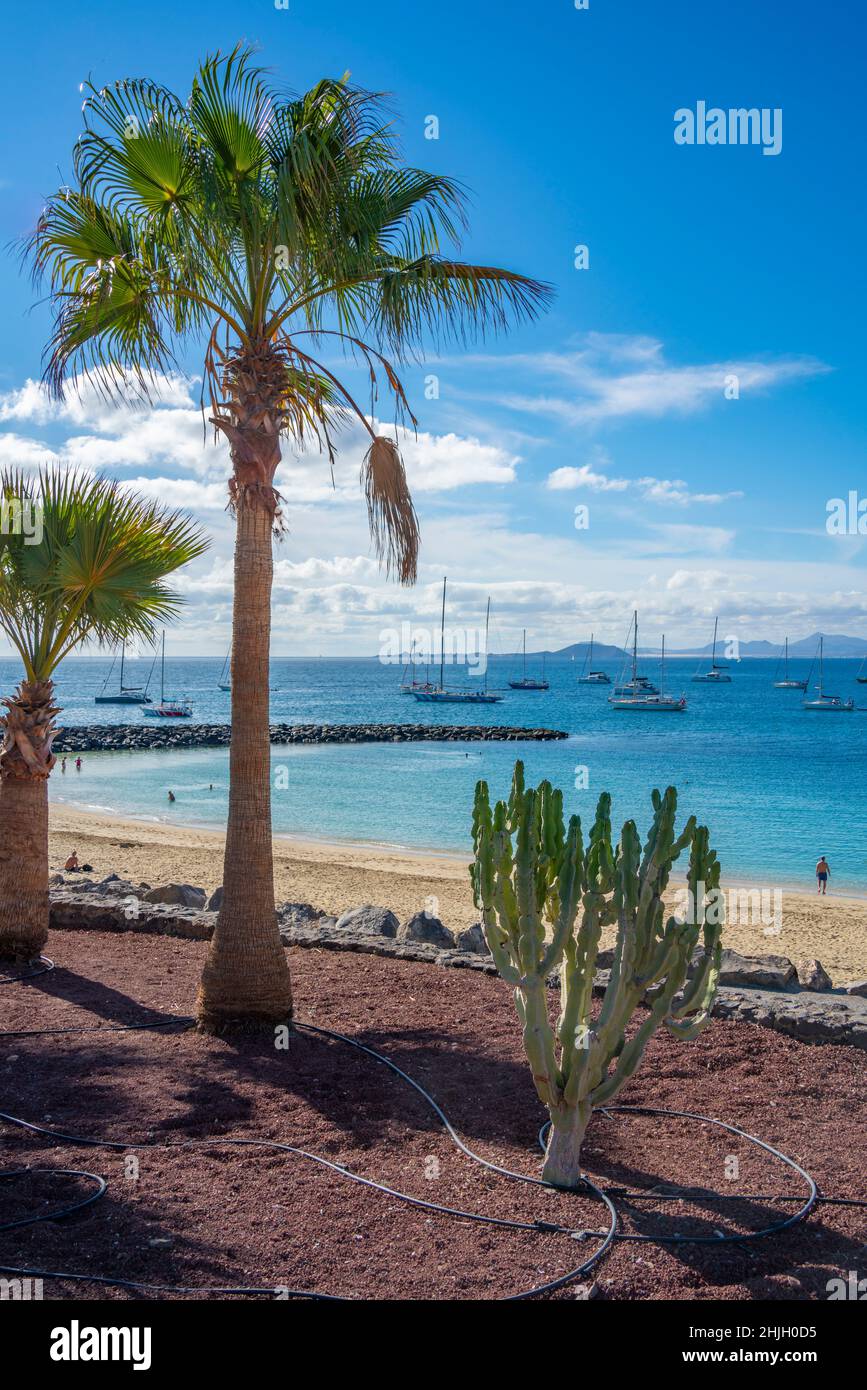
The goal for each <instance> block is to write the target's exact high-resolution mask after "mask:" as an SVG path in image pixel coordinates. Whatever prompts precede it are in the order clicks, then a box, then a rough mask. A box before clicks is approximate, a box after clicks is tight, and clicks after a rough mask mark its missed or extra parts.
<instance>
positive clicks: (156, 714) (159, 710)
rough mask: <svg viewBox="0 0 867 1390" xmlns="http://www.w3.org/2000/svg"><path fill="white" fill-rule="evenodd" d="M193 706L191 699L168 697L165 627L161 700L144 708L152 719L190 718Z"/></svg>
mask: <svg viewBox="0 0 867 1390" xmlns="http://www.w3.org/2000/svg"><path fill="white" fill-rule="evenodd" d="M192 712H193V707H192V705H191V704H190V702H189V700H167V699H166V630H165V628H163V645H162V652H161V655H160V702H159V704H158V705H154V706H153V708H152V709H146V710H144V713H145V714H146V715H149V716H150V718H151V719H189V718H190V716H191V714H192Z"/></svg>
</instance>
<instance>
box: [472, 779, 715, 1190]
mask: <svg viewBox="0 0 867 1390" xmlns="http://www.w3.org/2000/svg"><path fill="white" fill-rule="evenodd" d="M652 800H653V813H654V814H653V824H652V826H651V828H650V833H649V835H648V837H647V843H646V844H645V846H644V849H643V851H642V846H641V840H640V838H639V835H638V831H637V830H636V827H635V823H634V821H631V820H630V821H627V822H626V824H625V825H624V827H623V830H622V833H621V837H620V843H619V845H617V846H616V848H615V847H613V846H612V842H611V820H610V815H611V797H610V796H609V795H608V794H607V793H605V794H603V795H602V796H601V797H600V798H599V804H598V807H597V810H596V819H595V821H594V823H593V827H592V829H591V831H590V834H589V837H588V838H587V841H586V844H585V840H584V836H583V833H582V829H581V821H580V819H579V818H578V817H577V816H572V817H571V819H570V820H569V824H568V826H566V825H565V824H564V819H563V793H562V792H560V791H558V790H556V789H555V788H554V787H552V786H551V784H550V782H542V783H540V785H539V786H538V787H537V788H535V789H534V788H525V786H524V766H523V763H521V762H517V763H516V764H515V773H514V777H513V780H512V789H511V793H510V795H509V799H508V801H498V802H497V804H496V806H495V807H494V808H493V810H492V808H491V802H490V796H489V793H488V786H487V783H486V782H479V783H478V784H477V786H476V798H475V806H474V809H473V844H474V848H475V862H474V863H473V864H471V865H470V878H471V881H472V885H473V895H474V898H475V903H476V907H477V908H478V909H479V911H480V913H481V916H482V925H483V928H484V932H485V936H486V938H487V942H488V947H489V949H490V951H491V955H492V956H493V958H494V961H495V963H496V966H497V969H498V971H499V973H500V975H501V976H502V977H503V979H504V980H506V981H507V982H508V983H509V984H510V985H512V986H513V987H514V990H515V1006H516V1008H517V1012H518V1018H519V1020H520V1023H521V1027H522V1029H523V1035H524V1050H525V1052H526V1054H527V1059H528V1061H529V1063H530V1068H531V1071H532V1074H533V1082H534V1084H535V1087H536V1090H537V1092H538V1094H539V1098H540V1099H541V1101H542V1102H543V1104H544V1105H546V1106H547V1108H548V1113H549V1115H550V1117H551V1126H550V1130H549V1137H548V1146H547V1150H546V1153H545V1162H544V1167H543V1170H542V1177H543V1179H544V1180H545V1181H546V1182H550V1183H552V1184H553V1185H555V1186H557V1187H566V1188H573V1187H576V1186H578V1184H579V1182H580V1176H581V1173H580V1152H581V1143H582V1140H583V1138H584V1133H585V1131H586V1129H587V1125H588V1123H589V1120H590V1117H591V1115H592V1113H593V1110H594V1109H595V1108H596V1107H597V1106H599V1105H603V1104H605V1102H606V1101H610V1100H612V1098H613V1097H614V1096H615V1095H616V1094H617V1092H618V1091H619V1090H620V1089H621V1087H622V1086H623V1085H624V1084H625V1083H626V1082H627V1081H628V1080H629V1078H630V1077H631V1076H632V1074H633V1072H634V1071H635V1069H636V1067H637V1066H638V1063H639V1062H640V1060H641V1056H642V1054H643V1052H644V1049H645V1047H646V1045H647V1042H648V1040H649V1038H650V1037H651V1035H652V1034H653V1033H654V1032H655V1031H656V1029H657V1028H659V1027H660V1026H663V1027H665V1028H667V1029H668V1030H669V1032H671V1033H672V1034H673V1035H674V1036H675V1037H678V1038H683V1039H691V1038H694V1037H696V1036H697V1035H698V1033H699V1032H700V1031H701V1029H702V1028H703V1027H704V1026H705V1024H706V1023H707V1022H708V1019H709V1017H710V1010H711V1006H712V1004H713V999H714V995H715V993H716V983H717V977H718V975H719V964H720V935H721V932H722V925H721V921H720V917H721V913H720V911H719V908H718V903H719V900H720V894H719V874H720V868H719V863H718V861H717V857H716V853H715V852H714V851H713V850H712V849H710V848H709V843H708V831H707V828H706V827H705V826H699V825H697V824H696V821H695V817H694V816H693V817H690V819H689V820H688V821H687V823H686V825H685V827H684V829H683V830H682V832H681V833H680V835H676V833H675V813H676V810H677V792H676V791H675V789H674V787H669V788H668V791H667V792H666V793H665V795H664V796H660V794H659V792H658V791H654V792H653V797H652ZM687 848H688V849H689V872H688V888H689V890H690V898H689V901H690V904H691V905H693V909H694V910H693V911H692V912H691V913H688V914H687V916H688V917H689V918H690V920H688V921H685V922H681V921H680V920H679V919H678V918H677V917H675V916H669V917H668V918H667V919H666V920H663V918H664V912H663V903H662V896H663V894H664V892H665V889H666V887H667V885H668V881H669V876H670V874H671V867H672V864H673V862H674V861H675V860H676V859H677V858H678V856H679V855H680V854H681V853H682V852H683V851H684V850H685V849H687ZM615 922H616V923H617V945H616V948H615V954H614V962H613V965H612V969H611V978H610V980H609V983H608V986H607V988H606V990H605V994H604V997H603V1000H602V1006H601V1010H600V1012H599V1014H598V1016H597V1018H596V1020H595V1022H594V1021H593V1019H592V1017H591V1002H592V997H593V977H594V972H595V966H596V956H597V953H598V950H599V941H600V938H601V935H602V930H603V928H604V927H606V926H608V925H609V924H612V923H615ZM700 937H702V938H703V948H704V949H703V952H702V953H701V954H700V956H699V958H698V962H697V964H696V965H695V966H694V968H693V971H692V974H691V978H689V979H687V975H688V972H689V967H690V961H691V959H692V957H693V954H694V952H695V948H696V946H697V944H698V942H699V938H700ZM554 970H558V971H559V975H560V1016H559V1018H558V1020H557V1023H556V1025H553V1024H552V1023H551V1019H550V1015H549V1009H548V995H547V989H546V981H547V978H548V976H549V975H550V974H551V972H552V971H554ZM642 1000H643V1001H644V1003H645V1004H646V1006H647V1011H646V1013H645V1014H644V1016H643V1017H642V1018H641V1019H640V1021H639V1023H638V1026H637V1028H636V1029H635V1030H634V1031H633V1032H632V1035H631V1037H630V1038H629V1040H628V1041H627V1038H626V1030H627V1027H628V1025H629V1022H630V1020H631V1018H632V1016H633V1014H634V1013H635V1011H636V1008H637V1007H638V1005H639V1003H640V1002H641V1001H642Z"/></svg>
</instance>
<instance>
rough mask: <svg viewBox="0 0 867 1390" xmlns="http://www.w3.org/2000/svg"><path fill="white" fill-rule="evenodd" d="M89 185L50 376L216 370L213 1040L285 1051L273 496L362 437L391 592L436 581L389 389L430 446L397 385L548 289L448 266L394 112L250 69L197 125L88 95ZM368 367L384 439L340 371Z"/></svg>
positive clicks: (143, 381) (454, 217) (432, 179)
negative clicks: (328, 352) (439, 351)
mask: <svg viewBox="0 0 867 1390" xmlns="http://www.w3.org/2000/svg"><path fill="white" fill-rule="evenodd" d="M84 126H85V128H84V132H83V134H82V136H81V137H80V139H79V141H78V143H77V145H76V149H75V155H74V173H75V178H74V182H73V185H72V186H71V187H68V188H63V189H61V190H60V191H59V192H58V193H57V194H56V195H55V196H53V197H52V198H51V199H50V201H49V203H48V205H47V207H46V209H45V211H44V213H43V215H42V217H41V219H40V221H39V224H38V226H37V229H36V231H35V233H34V235H33V237H32V239H31V241H30V243H29V246H28V252H29V257H30V260H31V264H32V266H33V269H34V272H35V275H36V277H37V278H39V277H40V276H41V275H42V274H43V273H44V274H46V275H47V276H48V278H49V281H50V289H51V294H52V297H53V299H54V302H55V307H56V319H55V326H54V333H53V336H52V339H51V342H50V346H49V353H48V364H47V369H46V376H47V380H48V382H49V385H50V387H51V389H52V390H53V391H54V392H57V393H59V392H62V390H63V386H64V382H65V380H66V379H67V377H68V376H69V375H70V374H75V373H78V372H81V371H84V372H88V373H90V374H91V375H92V376H94V377H95V378H96V380H97V382H98V384H99V385H100V386H101V387H102V388H104V389H105V390H107V391H113V392H117V393H119V394H121V395H123V394H124V393H126V392H128V391H129V389H130V387H131V386H135V387H136V388H137V389H139V390H141V391H143V392H147V390H148V387H149V384H150V382H151V381H152V379H153V378H154V376H155V375H158V374H159V373H164V372H167V371H170V370H172V369H173V366H174V364H175V361H176V352H177V351H178V349H179V347H180V346H181V345H182V344H184V345H185V344H187V343H189V342H190V340H191V339H195V340H197V341H198V342H199V343H200V344H201V346H202V348H203V351H204V373H203V381H204V383H205V385H204V386H203V390H202V404H203V409H204V407H205V398H207V401H208V405H209V407H210V413H209V418H210V421H211V423H212V424H213V426H214V430H215V433H216V432H220V433H221V434H222V435H223V436H225V438H226V439H227V441H228V444H229V449H230V454H231V460H232V469H233V472H232V477H231V479H230V482H229V496H230V503H231V506H232V508H233V510H234V513H235V516H236V522H237V526H236V540H235V571H234V580H235V588H234V611H233V636H232V739H231V750H230V792H229V813H228V830H227V836H226V850H225V868H224V877H223V900H222V906H221V909H220V914H219V918H218V922H217V927H216V931H215V934H214V937H213V941H212V944H211V950H210V953H209V956H208V960H207V963H206V966H205V969H204V973H203V977H202V988H201V991H200V998H199V1021H200V1026H202V1027H205V1028H209V1029H218V1030H223V1031H225V1030H229V1029H233V1028H242V1029H251V1030H254V1029H257V1028H261V1027H264V1028H270V1027H272V1026H273V1024H274V1022H275V1021H281V1020H284V1019H286V1018H288V1017H289V1016H291V990H290V982H289V971H288V966H287V964H286V960H285V953H284V951H283V950H282V947H281V945H280V940H279V934H278V931H277V923H276V916H275V911H274V890H273V867H272V856H271V803H270V786H269V775H270V746H269V733H268V720H269V709H268V684H269V682H268V667H269V640H270V595H271V580H272V535H273V533H274V531H275V529H276V530H279V527H280V500H281V499H280V497H279V494H278V492H277V491H276V488H275V473H276V470H277V467H278V464H279V462H280V456H281V440H282V439H284V438H288V439H289V440H291V441H292V443H293V444H294V445H296V446H298V447H304V446H308V447H309V446H313V447H318V448H319V449H321V450H322V451H324V452H325V453H326V454H327V457H328V459H329V461H330V462H333V460H334V456H335V455H334V443H333V431H334V428H335V426H336V425H338V424H340V423H343V422H344V421H345V420H346V419H349V418H352V417H355V418H356V419H357V420H358V421H360V422H361V424H362V426H363V428H364V429H365V431H367V434H368V435H369V437H370V446H369V449H368V452H367V454H366V456H365V459H364V463H363V466H362V484H363V487H364V491H365V495H366V501H367V508H368V517H369V521H370V528H371V533H372V538H373V542H374V546H375V549H376V553H377V555H378V557H379V559H380V560H381V561H382V562H384V564H385V567H386V572H390V571H392V570H394V572H395V573H396V574H397V577H398V578H399V579H400V581H401V582H402V583H412V582H413V581H414V579H415V574H416V558H417V552H418V544H419V529H418V521H417V518H416V513H415V509H414V507H413V503H412V499H411V497H410V493H409V489H408V486H407V480H406V476H405V473H404V467H403V462H402V459H401V456H400V452H399V448H398V444H397V430H395V438H394V439H392V438H390V437H387V436H384V435H379V436H378V435H377V434H376V432H375V429H374V426H373V423H372V419H373V409H374V406H373V402H374V400H375V398H376V393H377V388H378V385H379V384H380V383H383V384H384V386H385V388H386V390H387V392H388V394H389V398H390V400H391V401H392V404H393V407H394V414H395V421H396V425H397V423H398V422H402V421H409V422H411V423H413V424H414V423H415V422H414V418H413V416H412V413H411V411H410V409H409V406H408V403H407V400H406V397H405V394H404V390H403V386H402V384H401V382H400V379H399V377H398V375H397V371H396V369H395V366H394V363H393V361H391V360H389V358H387V357H386V356H385V355H383V354H384V353H385V352H389V353H390V354H391V356H392V358H393V359H394V361H402V360H405V358H406V356H407V355H408V354H409V353H412V352H416V351H418V350H419V349H420V348H421V347H422V345H423V339H424V338H425V335H426V334H429V335H431V337H432V339H433V340H434V341H436V342H444V341H448V340H449V339H451V340H454V339H455V338H457V339H459V340H464V339H466V338H467V337H468V336H469V335H470V334H472V333H479V332H483V331H484V330H486V329H494V330H496V329H500V328H504V327H505V326H506V325H507V323H508V322H509V321H510V319H513V318H514V319H520V318H522V317H526V318H529V317H532V316H533V315H534V314H535V313H536V312H537V311H538V309H539V308H540V306H541V305H542V304H543V303H544V302H545V300H546V299H547V297H548V290H547V289H546V287H545V286H543V285H541V284H539V283H538V282H535V281H533V280H529V279H526V278H524V277H523V276H520V275H517V274H514V273H512V272H510V271H506V270H500V269H497V268H494V267H487V266H477V265H469V264H465V263H462V262H460V261H458V260H454V259H450V258H448V257H446V256H445V255H443V254H442V253H441V247H442V246H443V245H444V244H445V245H450V246H454V245H456V244H457V238H458V234H459V232H460V231H461V229H462V227H463V226H464V225H465V213H464V196H463V194H462V191H461V189H460V188H459V186H458V185H457V184H456V183H455V182H454V181H453V180H451V179H448V178H445V177H443V176H441V175H437V174H428V173H425V172H423V171H421V170H419V169H414V168H409V167H406V166H404V165H402V164H401V162H400V159H399V155H398V150H397V146H396V140H395V135H394V132H393V130H392V126H391V122H390V118H389V116H388V113H387V111H386V109H385V105H384V103H383V100H382V98H381V97H379V96H377V95H375V94H373V93H370V92H365V91H362V90H360V89H358V88H356V87H354V86H352V85H351V84H350V83H349V82H348V81H347V80H345V79H344V80H340V81H334V80H330V79H326V80H324V81H321V82H319V83H317V85H316V86H315V87H313V88H312V89H311V90H310V91H309V92H307V93H305V94H304V95H303V96H300V97H298V98H292V97H289V96H287V95H286V94H285V93H283V92H281V91H279V90H278V89H277V88H276V87H275V86H274V85H273V83H272V81H271V79H270V78H269V77H268V76H267V75H266V73H265V72H264V70H262V69H261V68H258V67H257V66H255V64H254V61H253V57H252V54H251V52H250V51H249V50H247V49H244V48H241V47H240V46H239V47H236V48H235V49H234V50H233V51H232V52H231V53H229V54H228V55H220V54H217V55H215V56H213V57H211V58H209V59H207V60H206V61H205V62H204V63H203V64H202V65H201V66H200V68H199V69H198V71H197V73H196V76H195V79H194V81H193V85H192V90H191V93H190V96H189V99H188V100H187V101H182V100H181V99H180V98H179V97H177V96H175V95H174V94H173V93H172V92H170V91H167V90H166V89H165V88H164V87H161V86H158V85H157V84H155V83H153V82H151V81H147V80H141V79H136V80H127V81H121V82H117V83H115V84H114V85H112V86H109V87H103V88H102V89H100V90H96V89H95V88H93V87H88V96H87V99H86V101H85V104H84ZM320 344H324V345H325V346H326V347H328V346H332V345H333V346H334V347H337V348H339V349H341V350H342V351H344V352H345V353H348V354H349V355H351V356H352V357H354V358H355V360H356V362H358V363H360V364H361V365H362V367H363V368H364V370H365V375H366V378H367V380H368V382H369V386H370V397H371V405H370V418H368V414H367V413H365V411H364V410H362V408H361V406H360V405H359V403H358V402H357V401H356V400H355V399H354V398H353V396H352V395H351V394H350V391H349V390H348V388H347V386H346V385H345V384H344V382H343V381H342V380H340V378H339V377H338V376H337V375H336V374H335V373H334V372H333V371H332V370H331V368H330V367H329V366H328V365H326V363H324V362H323V361H321V360H320V359H319V357H318V356H317V357H314V356H313V355H312V353H313V352H314V351H318V347H319V345H320Z"/></svg>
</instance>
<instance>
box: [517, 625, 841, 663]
mask: <svg viewBox="0 0 867 1390" xmlns="http://www.w3.org/2000/svg"><path fill="white" fill-rule="evenodd" d="M820 636H821V637H824V639H825V656H826V657H851V658H854V659H862V658H864V657H867V638H865V637H847V636H845V635H843V634H840V633H830V632H824V633H819V632H814V633H813V634H812V636H811V637H801V638H799V639H798V640H797V641H791V640H790V642H789V659H790V660H791V659H797V658H798V657H807V658H808V659H809V660H811V661H812V659H813V657H814V656H815V655H816V649H817V648H818V646H819V638H820ZM782 646H783V639H782V637H781V638H779V639H778V640H777V641H776V642H766V641H758V642H741V643H740V646H739V653H740V656H741V657H742V658H743V657H776V656H779V654H780V652H781V650H782ZM589 648H590V643H589V642H573V643H571V645H570V646H568V647H560V648H559V649H558V650H557V651H538V652H532V653H531V652H528V653H527V657H528V658H529V657H530V656H531V655H532V656H533V657H540V658H541V657H542V656H544V657H546V658H547V659H548V660H550V661H573V660H574V661H583V660H584V658H585V657H586V655H587V653H588V651H589ZM718 649H719V648H718ZM638 650H639V652H640V653H641V654H642V655H643V656H648V655H658V653H659V647H658V645H657V646H645V645H644V644H642V645H640V646H639V648H638ZM666 651H667V652H668V655H669V656H673V657H674V656H710V653H711V644H710V642H707V643H705V645H704V646H701V647H672V648H671V649H670V650H669V649H668V644H667V643H666ZM504 655H506V653H504ZM508 655H512V653H508ZM627 655H628V653H627V652H625V651H624V649H623V648H622V647H609V646H606V645H605V643H604V642H594V643H593V660H594V662H596V661H597V660H598V661H600V662H606V661H623V660H624V659H625V658H626V657H627Z"/></svg>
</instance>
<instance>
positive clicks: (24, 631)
mask: <svg viewBox="0 0 867 1390" xmlns="http://www.w3.org/2000/svg"><path fill="white" fill-rule="evenodd" d="M0 516H2V519H3V525H2V526H0V631H2V632H4V633H5V635H6V637H7V638H8V639H9V641H10V642H11V644H12V646H13V648H14V649H15V651H16V652H17V653H18V655H19V656H20V657H21V661H22V663H23V666H24V679H23V680H22V681H21V683H20V684H19V686H18V689H17V690H16V692H15V694H14V695H13V696H12V698H11V699H5V700H3V701H2V702H0V703H2V705H3V706H4V707H5V710H6V713H5V714H3V715H0V734H2V743H0V957H3V958H10V957H11V958H13V959H16V960H21V959H24V960H31V959H32V958H33V957H34V956H36V955H38V954H39V952H40V951H41V949H42V947H43V946H44V945H45V941H46V939H47V936H48V777H49V775H50V773H51V769H52V767H53V766H54V762H55V757H54V753H53V752H52V744H53V742H54V738H55V735H56V734H57V726H56V724H55V722H54V721H55V718H56V716H57V715H58V714H59V713H60V710H59V708H58V706H57V705H56V704H55V703H54V698H55V697H54V684H53V676H54V674H55V672H56V670H57V667H58V665H59V664H60V662H61V661H62V660H63V658H64V657H65V656H68V655H69V653H70V652H71V651H74V650H75V649H76V648H77V647H79V646H80V645H81V644H82V643H83V642H86V641H95V642H97V643H99V644H100V645H105V644H114V643H116V642H119V641H124V640H126V641H128V640H130V639H135V638H138V639H144V640H145V641H148V642H150V641H153V640H154V639H155V637H156V626H157V624H158V623H161V622H165V621H166V620H167V619H169V618H171V617H172V616H173V615H174V614H175V613H176V611H177V609H178V607H179V605H180V603H181V599H180V596H179V595H178V594H176V593H173V592H172V591H171V590H170V589H167V588H166V587H165V584H164V582H163V581H164V579H165V577H166V575H168V574H171V573H172V572H173V571H174V570H176V569H179V568H180V566H181V565H185V564H186V563H187V562H188V561H189V560H192V559H194V558H195V557H196V556H197V555H201V554H202V552H203V551H204V550H205V549H206V548H207V546H208V541H207V540H206V538H205V537H204V534H203V533H202V532H201V531H200V529H199V528H198V527H197V526H196V525H195V524H194V523H193V522H192V521H190V520H189V519H188V518H187V517H185V516H184V515H183V514H182V513H180V512H172V511H167V510H165V509H164V508H162V507H160V506H159V505H158V504H156V503H151V502H148V501H146V500H145V499H144V498H142V497H140V496H138V495H137V494H135V493H131V492H129V491H125V490H124V489H122V488H120V487H119V486H118V485H117V484H116V483H113V482H109V481H107V480H105V479H93V478H89V477H84V476H81V475H79V474H76V473H74V472H70V473H61V472H59V471H55V470H48V471H43V472H40V473H38V474H25V473H22V472H19V471H17V470H4V471H3V472H2V473H0ZM23 518H26V521H27V524H21V522H22V519H23Z"/></svg>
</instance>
